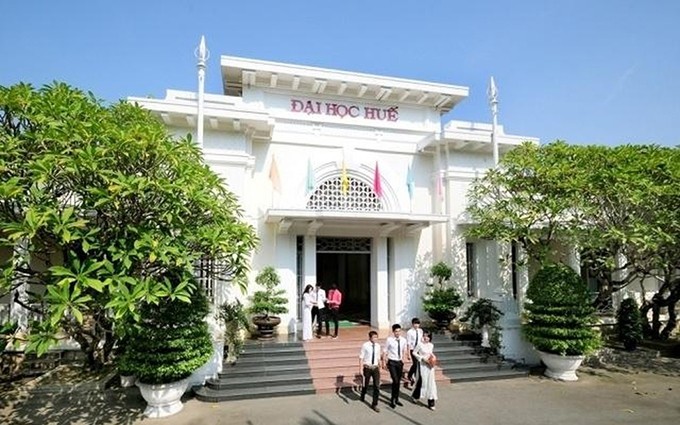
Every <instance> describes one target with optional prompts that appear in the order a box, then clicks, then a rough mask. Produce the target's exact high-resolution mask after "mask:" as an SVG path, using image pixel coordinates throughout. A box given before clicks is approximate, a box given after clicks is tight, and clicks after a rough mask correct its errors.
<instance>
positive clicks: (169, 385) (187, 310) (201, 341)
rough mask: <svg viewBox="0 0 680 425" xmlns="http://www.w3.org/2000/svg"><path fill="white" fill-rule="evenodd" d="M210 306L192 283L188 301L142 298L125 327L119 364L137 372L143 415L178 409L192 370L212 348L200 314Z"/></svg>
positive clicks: (208, 354) (156, 416) (205, 313)
mask: <svg viewBox="0 0 680 425" xmlns="http://www.w3.org/2000/svg"><path fill="white" fill-rule="evenodd" d="M209 311H210V308H209V306H208V301H207V299H206V297H205V295H204V294H203V293H202V292H201V291H200V290H198V289H194V292H193V294H192V298H191V302H187V301H183V300H181V299H178V298H175V299H172V298H171V297H168V298H163V299H160V300H159V301H158V302H157V303H156V304H145V305H143V306H142V308H141V311H140V316H141V319H140V323H139V324H137V325H136V326H135V328H134V329H133V330H132V332H130V335H129V340H128V343H127V346H126V348H125V353H124V354H123V356H122V359H121V365H120V366H121V367H122V368H123V369H125V370H127V371H130V372H132V373H133V374H134V375H135V376H136V377H137V386H138V387H139V389H140V391H141V393H142V396H143V397H144V399H145V400H146V402H147V404H148V407H147V408H146V410H145V411H144V414H145V415H146V416H149V417H152V418H160V417H164V416H170V415H173V414H175V413H177V412H179V411H180V410H182V407H183V406H182V403H181V401H180V398H181V396H182V394H184V392H185V390H186V388H187V385H188V378H189V376H191V374H192V372H194V371H195V370H197V369H198V368H200V367H201V366H203V364H205V363H206V362H207V361H208V360H209V359H210V358H211V357H212V354H213V344H212V339H211V337H210V333H209V332H208V325H207V324H206V322H205V320H204V318H205V316H206V315H207V314H208V313H209Z"/></svg>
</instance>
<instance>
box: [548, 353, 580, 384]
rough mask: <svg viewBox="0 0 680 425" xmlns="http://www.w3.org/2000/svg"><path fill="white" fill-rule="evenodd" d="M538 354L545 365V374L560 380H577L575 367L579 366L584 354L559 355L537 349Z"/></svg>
mask: <svg viewBox="0 0 680 425" xmlns="http://www.w3.org/2000/svg"><path fill="white" fill-rule="evenodd" d="M538 354H539V355H540V356H541V361H543V363H544V364H545V366H546V369H545V376H547V377H549V378H553V379H559V380H560V381H578V376H576V369H578V367H579V366H581V362H582V361H583V359H585V358H586V357H585V356H560V355H558V354H551V353H545V352H543V351H539V352H538Z"/></svg>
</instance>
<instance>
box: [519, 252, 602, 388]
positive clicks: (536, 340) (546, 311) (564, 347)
mask: <svg viewBox="0 0 680 425" xmlns="http://www.w3.org/2000/svg"><path fill="white" fill-rule="evenodd" d="M526 296H527V303H526V304H525V309H526V313H525V314H526V322H525V323H523V324H522V330H523V332H524V335H525V336H526V338H527V340H528V341H529V342H530V343H531V344H533V345H534V347H535V348H536V349H537V350H538V351H539V355H540V356H541V360H542V361H543V363H545V365H546V367H547V368H546V371H545V374H546V375H547V376H549V377H551V378H555V379H560V380H563V381H575V380H577V379H578V377H577V376H576V369H578V367H579V366H580V365H581V362H582V361H583V359H584V356H585V354H588V353H590V352H592V351H594V350H596V349H597V348H598V347H599V346H600V338H599V334H598V333H597V332H596V331H595V329H594V328H593V327H592V325H593V324H594V323H595V316H594V313H595V309H594V308H593V307H592V305H591V303H590V293H589V292H588V288H587V286H586V284H585V283H584V282H583V280H581V278H580V276H579V275H578V274H576V272H574V271H573V270H572V269H570V268H569V267H567V266H565V265H564V264H547V265H545V266H543V268H541V270H540V271H539V272H538V273H537V274H536V276H534V278H533V279H532V280H531V281H530V282H529V288H528V289H527V294H526Z"/></svg>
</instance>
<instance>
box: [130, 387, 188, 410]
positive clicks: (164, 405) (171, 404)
mask: <svg viewBox="0 0 680 425" xmlns="http://www.w3.org/2000/svg"><path fill="white" fill-rule="evenodd" d="M137 386H138V387H139V391H140V392H141V393H142V397H144V400H146V403H147V407H146V409H145V410H144V415H146V416H148V417H149V418H164V417H166V416H171V415H174V414H175V413H178V412H180V411H181V410H182V408H183V407H184V405H183V404H182V402H181V401H180V399H181V398H182V395H183V394H184V391H186V389H187V387H188V386H189V379H182V380H181V381H177V382H171V383H169V384H144V383H141V382H137Z"/></svg>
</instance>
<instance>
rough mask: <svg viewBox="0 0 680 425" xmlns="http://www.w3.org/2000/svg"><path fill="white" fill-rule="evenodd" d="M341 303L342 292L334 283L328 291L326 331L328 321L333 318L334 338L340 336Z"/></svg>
mask: <svg viewBox="0 0 680 425" xmlns="http://www.w3.org/2000/svg"><path fill="white" fill-rule="evenodd" d="M340 304H342V292H340V290H339V289H338V285H336V284H335V283H334V284H332V285H331V290H330V291H328V303H327V304H326V305H327V308H326V310H327V311H326V333H328V321H329V320H332V321H333V326H334V329H333V330H334V332H333V339H335V338H337V337H338V324H339V323H338V313H339V312H340Z"/></svg>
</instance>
